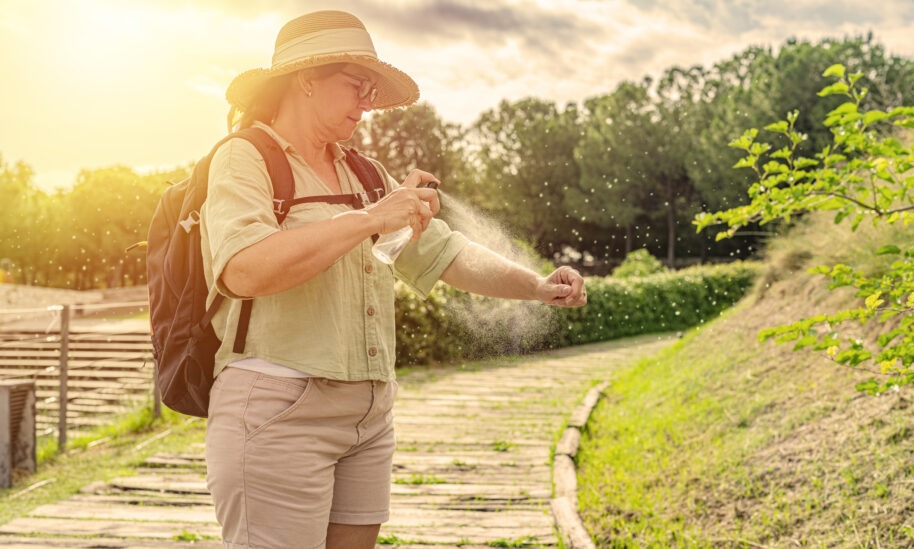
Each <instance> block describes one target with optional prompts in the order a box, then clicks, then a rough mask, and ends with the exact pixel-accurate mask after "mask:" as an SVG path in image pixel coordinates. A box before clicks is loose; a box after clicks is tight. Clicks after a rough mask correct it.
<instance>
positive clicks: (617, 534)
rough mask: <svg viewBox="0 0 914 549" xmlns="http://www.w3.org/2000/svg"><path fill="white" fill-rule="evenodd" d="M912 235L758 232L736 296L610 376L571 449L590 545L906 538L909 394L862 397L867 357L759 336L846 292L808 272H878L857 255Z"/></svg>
mask: <svg viewBox="0 0 914 549" xmlns="http://www.w3.org/2000/svg"><path fill="white" fill-rule="evenodd" d="M912 232H914V231H910V229H909V230H908V231H907V233H905V232H904V230H903V228H900V227H899V228H894V229H892V228H890V229H881V230H880V231H876V230H874V229H872V228H869V229H867V228H865V227H861V229H860V230H859V231H858V233H849V232H848V230H847V229H846V227H839V226H835V225H834V224H833V223H832V222H831V221H830V220H829V219H825V218H820V217H813V218H810V219H807V220H804V221H803V222H802V223H800V224H799V225H798V226H797V227H795V228H794V229H793V230H791V231H790V232H789V233H788V235H787V236H785V237H781V238H778V239H776V240H774V241H772V242H771V244H770V247H769V252H768V259H767V273H766V274H765V275H764V276H763V277H762V278H761V280H760V281H759V283H758V285H757V287H756V288H755V290H754V291H753V292H752V294H751V295H749V296H748V297H747V298H746V299H744V300H743V301H742V302H741V303H740V304H739V305H737V306H736V307H735V308H733V309H731V310H730V311H728V312H727V313H725V315H723V316H722V317H721V318H720V319H718V320H716V321H714V322H712V323H710V324H706V325H705V326H703V327H701V328H700V329H697V330H694V331H693V332H691V333H689V334H688V335H687V336H686V337H685V338H683V340H682V341H681V342H679V344H678V345H676V346H674V347H673V348H672V349H670V350H669V351H668V352H666V353H664V354H663V355H661V356H659V357H656V358H653V359H650V360H646V361H644V362H641V363H640V364H637V365H635V366H632V367H629V368H627V369H625V370H623V371H620V372H619V373H618V375H617V376H616V377H615V378H614V379H612V387H611V391H610V393H611V394H610V396H609V397H608V398H607V399H605V400H604V401H603V402H602V403H601V405H600V406H599V407H598V409H597V410H596V411H595V414H594V415H593V416H592V423H591V424H590V425H589V430H590V433H589V435H588V437H587V438H586V440H585V441H584V442H583V445H582V450H581V453H580V454H579V489H580V493H579V498H580V508H581V514H582V516H583V517H584V520H585V523H586V525H587V527H588V529H589V531H590V532H591V534H592V535H593V537H594V539H595V540H596V541H597V544H598V546H600V547H630V546H631V547H640V546H646V547H712V546H713V547H722V546H723V547H807V546H808V547H909V546H914V440H912V438H914V417H912V412H914V409H911V404H912V402H914V388H907V387H905V388H902V389H901V390H897V391H889V392H887V393H885V394H882V395H880V396H868V395H865V394H862V393H859V392H858V391H856V390H855V389H854V385H855V384H856V383H858V382H861V381H864V380H866V379H869V378H870V377H872V376H873V375H874V373H872V372H868V371H864V369H866V368H872V365H871V364H870V363H864V364H862V365H861V366H860V368H858V369H851V368H849V367H845V366H840V365H838V364H836V363H834V362H832V361H831V360H829V359H828V358H827V357H825V356H824V354H822V353H821V352H815V351H808V350H802V351H796V352H794V351H793V350H792V345H791V344H789V343H788V344H780V345H779V344H775V343H773V342H765V343H759V342H758V340H757V334H758V332H759V331H760V330H761V329H763V328H766V327H771V326H776V325H779V324H784V323H788V322H790V321H793V320H798V319H800V318H802V317H804V316H809V315H812V314H814V313H821V312H829V311H834V310H838V309H840V308H843V307H846V306H849V305H851V304H853V303H854V302H855V299H854V297H853V295H852V294H851V293H849V292H847V291H840V290H838V291H829V290H828V289H827V288H826V279H825V278H824V277H821V276H818V275H810V274H806V272H805V271H806V270H807V269H808V268H810V267H813V266H816V265H820V264H831V263H834V262H836V261H841V262H844V263H847V264H849V265H855V266H858V267H865V268H867V269H870V270H878V269H879V268H880V266H881V265H880V262H881V261H882V259H879V258H877V257H876V256H873V255H872V253H871V252H868V251H867V250H872V249H875V248H876V247H878V246H879V245H882V244H886V243H894V244H897V245H899V246H901V247H902V249H905V248H907V247H912V246H914V234H912ZM851 328H852V327H851V326H848V327H846V328H842V329H843V330H850V329H851ZM857 329H858V330H859V328H857ZM875 335H876V334H875V333H872V330H870V331H869V332H868V331H866V330H860V333H859V337H862V338H866V339H871V338H874V337H875ZM875 375H877V376H878V372H877V373H876V374H875Z"/></svg>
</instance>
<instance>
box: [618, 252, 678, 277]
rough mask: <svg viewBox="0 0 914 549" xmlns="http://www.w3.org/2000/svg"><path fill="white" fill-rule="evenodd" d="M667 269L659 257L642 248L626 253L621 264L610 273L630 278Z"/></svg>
mask: <svg viewBox="0 0 914 549" xmlns="http://www.w3.org/2000/svg"><path fill="white" fill-rule="evenodd" d="M667 270H668V269H667V268H666V267H665V266H664V265H663V263H661V262H660V260H659V259H657V258H656V257H654V256H653V255H651V253H650V252H649V251H647V250H645V249H643V248H642V249H640V250H635V251H634V252H631V253H630V254H628V255H626V256H625V259H624V260H623V261H622V264H621V265H619V266H618V267H616V268H615V269H614V270H613V273H612V275H613V276H614V277H616V278H632V277H634V276H647V275H652V274H656V273H663V272H666V271H667Z"/></svg>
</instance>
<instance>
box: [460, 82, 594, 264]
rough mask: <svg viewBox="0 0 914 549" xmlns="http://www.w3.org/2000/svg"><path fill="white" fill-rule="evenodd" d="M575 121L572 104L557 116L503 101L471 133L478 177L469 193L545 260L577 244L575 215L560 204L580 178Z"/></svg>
mask: <svg viewBox="0 0 914 549" xmlns="http://www.w3.org/2000/svg"><path fill="white" fill-rule="evenodd" d="M577 118H578V112H577V108H576V107H575V106H574V105H568V106H566V107H565V109H564V110H561V111H560V110H559V108H558V107H557V106H556V105H555V104H554V103H552V102H549V101H544V100H540V99H533V98H528V99H522V100H520V101H516V102H513V103H511V102H508V101H502V102H501V103H499V105H498V107H497V108H495V109H492V110H489V111H486V112H484V113H483V114H482V115H480V117H479V119H478V120H477V122H476V123H475V124H474V125H473V127H472V130H471V135H470V138H471V139H472V140H473V146H474V150H473V153H475V156H474V163H473V165H474V166H476V167H477V169H478V177H475V178H473V180H472V181H473V183H472V184H473V185H474V187H473V189H472V190H471V191H470V192H469V193H468V194H470V195H472V197H473V201H474V203H475V204H476V205H478V206H481V207H482V208H484V209H485V210H486V211H488V212H490V213H492V214H494V215H496V216H498V218H499V219H500V220H501V221H503V222H505V223H507V224H508V226H509V227H510V228H511V229H512V230H513V231H514V232H515V233H516V234H519V235H523V237H524V239H526V240H528V241H529V243H530V244H531V245H532V246H533V247H534V248H536V250H537V251H538V252H539V253H541V254H543V255H545V256H547V257H550V256H552V255H553V254H554V253H556V252H558V251H559V250H560V249H561V245H562V244H563V243H568V242H573V244H574V245H576V246H578V247H580V245H581V242H580V231H579V230H578V225H579V223H580V222H579V216H578V212H576V211H575V210H574V209H568V210H566V205H565V204H564V197H565V193H566V191H567V190H568V189H569V188H572V187H574V186H576V185H577V184H578V181H579V178H580V175H579V171H578V167H577V164H576V163H575V161H574V149H575V146H576V145H577V143H578V139H579V129H578V120H577ZM569 236H571V237H570V238H569Z"/></svg>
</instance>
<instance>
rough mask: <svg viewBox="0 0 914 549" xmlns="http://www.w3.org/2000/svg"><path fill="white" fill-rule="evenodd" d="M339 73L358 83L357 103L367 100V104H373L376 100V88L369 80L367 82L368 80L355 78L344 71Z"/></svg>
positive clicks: (360, 77) (359, 77)
mask: <svg viewBox="0 0 914 549" xmlns="http://www.w3.org/2000/svg"><path fill="white" fill-rule="evenodd" d="M340 72H341V73H342V74H344V75H345V76H348V77H349V78H352V79H353V80H358V81H359V87H358V90H359V101H363V100H365V99H367V100H368V103H369V104H372V105H373V104H374V100H375V99H377V98H378V87H377V86H375V85H374V84H372V83H371V80H369V79H368V78H364V77H362V76H356V75H354V74H350V73H348V72H346V71H340Z"/></svg>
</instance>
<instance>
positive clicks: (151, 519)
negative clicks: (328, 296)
mask: <svg viewBox="0 0 914 549" xmlns="http://www.w3.org/2000/svg"><path fill="white" fill-rule="evenodd" d="M671 341H672V339H671V338H669V337H662V338H658V337H656V336H651V337H641V338H632V339H627V340H622V341H615V342H608V343H600V344H594V345H587V346H582V347H576V348H570V349H562V350H558V351H551V352H547V353H541V354H537V355H533V356H526V357H519V358H517V359H516V360H514V361H512V362H511V364H510V365H504V361H501V364H502V366H496V365H494V364H491V363H487V362H478V363H471V364H468V365H466V366H465V367H463V368H459V367H450V368H441V369H429V370H415V371H413V372H410V373H409V374H407V375H405V376H402V377H401V381H400V392H399V395H398V402H397V406H396V408H395V415H396V419H395V422H396V430H397V452H396V454H395V456H394V484H393V488H392V497H391V503H392V511H391V520H390V522H388V523H387V524H385V525H384V526H383V527H382V529H381V538H380V542H382V543H383V544H384V545H379V547H399V548H403V549H406V548H409V549H421V548H427V549H432V548H434V549H441V548H457V547H461V548H463V549H474V548H475V549H481V548H483V547H493V546H494V547H499V546H501V547H517V546H528V547H557V546H558V545H559V540H558V539H557V537H556V531H555V524H554V520H553V517H552V514H551V512H550V506H549V502H550V499H551V496H552V478H551V476H552V474H551V467H550V454H551V450H552V448H553V447H554V444H555V442H556V441H557V439H558V437H559V436H560V435H561V431H562V428H563V427H564V425H565V422H566V421H567V420H568V417H569V415H570V414H571V412H572V411H573V410H574V408H575V406H577V404H578V403H579V402H580V400H581V399H582V398H583V396H584V394H585V393H586V392H587V391H588V389H590V387H591V386H592V385H594V384H595V382H597V381H598V380H603V379H609V378H611V373H612V371H613V369H614V368H615V367H617V366H618V365H620V364H622V363H625V362H628V361H630V360H633V359H636V358H637V357H640V356H645V355H650V354H653V353H655V352H657V351H658V350H660V349H661V348H662V347H664V346H665V345H668V344H669V343H670V342H671ZM202 455H203V446H202V442H201V443H199V444H197V445H195V446H194V447H192V448H189V449H188V453H187V454H184V455H156V456H153V457H152V458H150V459H148V460H147V461H146V462H145V463H144V466H143V467H141V468H140V469H139V470H138V472H137V474H136V476H133V477H129V478H120V479H115V480H113V481H111V482H107V483H102V482H99V483H96V484H93V485H90V486H87V487H85V488H84V489H83V490H82V493H80V494H78V495H76V496H73V497H71V498H70V499H67V500H65V501H62V502H59V503H54V504H50V505H44V506H41V507H39V508H37V509H34V510H33V511H32V512H31V513H30V515H29V516H28V517H23V518H19V519H15V520H13V521H11V522H9V523H8V524H6V525H3V526H0V546H3V547H12V548H17V549H35V548H39V547H48V548H61V547H68V548H73V549H93V548H106V549H108V548H110V549H114V548H117V549H134V548H135V549H146V548H151V547H161V548H166V549H167V548H177V547H187V546H188V545H189V544H188V541H192V540H193V541H194V543H193V547H201V548H216V547H221V544H220V543H219V541H218V539H219V532H220V530H219V526H218V524H217V523H216V521H215V518H214V510H213V506H212V502H211V500H210V497H209V493H208V492H207V489H206V482H205V463H204V460H203V457H202Z"/></svg>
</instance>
